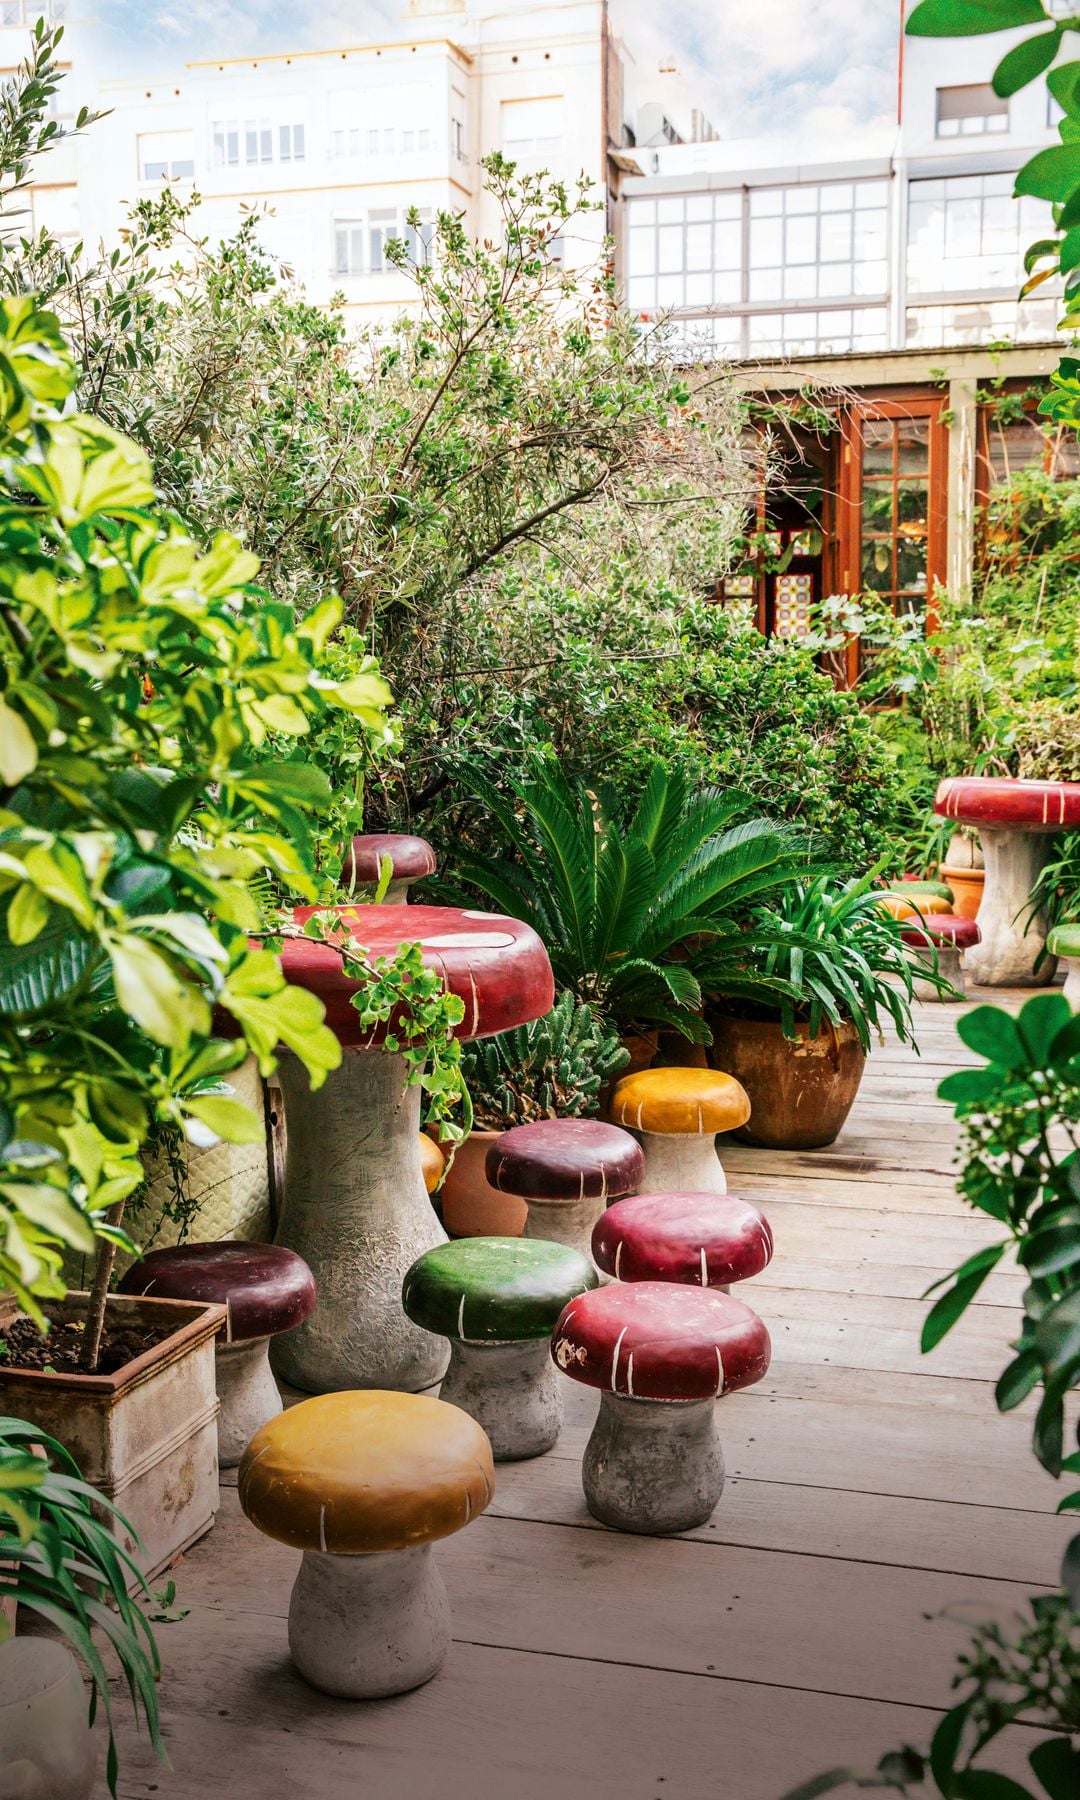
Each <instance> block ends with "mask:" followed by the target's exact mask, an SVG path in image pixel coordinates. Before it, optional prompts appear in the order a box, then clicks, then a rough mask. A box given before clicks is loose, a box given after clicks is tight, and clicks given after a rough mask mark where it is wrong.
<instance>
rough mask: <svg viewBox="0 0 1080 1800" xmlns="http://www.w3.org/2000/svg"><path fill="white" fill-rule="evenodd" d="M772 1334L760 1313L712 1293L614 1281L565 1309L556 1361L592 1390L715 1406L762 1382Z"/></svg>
mask: <svg viewBox="0 0 1080 1800" xmlns="http://www.w3.org/2000/svg"><path fill="white" fill-rule="evenodd" d="M771 1348H772V1346H771V1345H770V1343H769V1334H768V1332H767V1331H766V1329H765V1326H764V1325H763V1324H762V1322H761V1320H760V1319H759V1318H758V1316H757V1314H756V1313H755V1312H752V1311H751V1309H750V1308H749V1307H748V1306H744V1305H743V1303H742V1301H741V1300H733V1299H732V1297H731V1295H730V1294H718V1293H716V1291H715V1290H714V1289H713V1288H693V1287H682V1286H680V1285H679V1284H678V1283H676V1282H671V1281H626V1282H623V1281H616V1282H612V1284H611V1286H610V1287H601V1288H594V1289H593V1291H592V1292H591V1293H589V1294H580V1295H579V1296H578V1298H577V1299H576V1300H571V1302H570V1304H569V1306H567V1307H565V1308H564V1309H563V1313H562V1317H561V1318H560V1320H559V1322H558V1324H557V1325H556V1327H555V1330H554V1332H553V1334H552V1339H551V1354H552V1356H553V1357H554V1359H555V1361H556V1363H557V1364H558V1366H559V1368H560V1369H562V1371H563V1373H564V1374H566V1375H570V1376H572V1378H573V1379H574V1380H575V1381H582V1382H584V1383H585V1385H586V1386H587V1387H596V1388H603V1389H605V1390H606V1391H607V1392H609V1393H612V1394H623V1395H626V1396H628V1397H629V1398H630V1399H634V1400H711V1399H714V1398H715V1397H716V1396H717V1395H719V1394H728V1393H731V1392H733V1390H734V1389H735V1388H741V1387H749V1386H750V1385H751V1383H752V1382H755V1381H760V1380H761V1378H762V1376H763V1375H764V1374H765V1372H766V1370H767V1369H768V1367H769V1355H770V1351H771Z"/></svg>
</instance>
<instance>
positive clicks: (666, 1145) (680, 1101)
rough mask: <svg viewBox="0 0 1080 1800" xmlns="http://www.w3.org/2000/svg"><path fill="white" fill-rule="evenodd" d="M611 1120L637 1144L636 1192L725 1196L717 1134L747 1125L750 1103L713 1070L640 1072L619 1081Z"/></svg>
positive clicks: (728, 1079)
mask: <svg viewBox="0 0 1080 1800" xmlns="http://www.w3.org/2000/svg"><path fill="white" fill-rule="evenodd" d="M611 1117H612V1119H613V1120H614V1122H615V1124H616V1125H622V1126H623V1127H624V1128H625V1129H626V1130H627V1131H633V1132H635V1133H636V1134H637V1136H638V1138H639V1139H640V1140H641V1146H642V1148H643V1150H644V1152H645V1176H644V1179H643V1180H642V1181H641V1182H640V1183H639V1184H638V1192H639V1193H640V1194H726V1193H727V1178H726V1177H725V1175H724V1170H723V1166H722V1164H721V1162H720V1158H719V1157H718V1156H717V1154H716V1134H717V1132H718V1131H734V1130H735V1129H736V1128H737V1127H738V1126H739V1125H745V1124H746V1121H747V1119H748V1118H749V1117H750V1102H749V1100H748V1099H747V1097H746V1090H745V1088H742V1087H740V1085H739V1083H738V1082H737V1081H736V1080H735V1077H734V1076H733V1075H722V1074H721V1073H720V1072H719V1071H718V1070H716V1069H641V1070H639V1071H638V1073H637V1074H636V1075H624V1076H623V1079H622V1080H621V1081H620V1082H619V1083H618V1085H617V1087H616V1089H615V1096H614V1099H613V1101H612V1104H611Z"/></svg>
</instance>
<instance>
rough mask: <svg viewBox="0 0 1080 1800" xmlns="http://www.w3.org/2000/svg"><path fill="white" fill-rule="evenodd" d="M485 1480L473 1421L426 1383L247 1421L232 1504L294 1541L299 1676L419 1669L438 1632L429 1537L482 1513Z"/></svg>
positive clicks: (404, 1680)
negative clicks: (257, 1426) (418, 1389)
mask: <svg viewBox="0 0 1080 1800" xmlns="http://www.w3.org/2000/svg"><path fill="white" fill-rule="evenodd" d="M494 1486H495V1471H494V1468H493V1466H492V1460H491V1446H490V1444H489V1443H488V1440H487V1438H486V1436H485V1434H484V1432H483V1431H482V1430H481V1429H480V1426H479V1425H478V1424H477V1423H476V1421H475V1420H474V1419H471V1418H470V1417H469V1415H468V1413H466V1412H462V1410H461V1408H460V1407H457V1406H448V1405H447V1404H446V1403H445V1402H444V1401H442V1400H433V1399H431V1398H430V1397H429V1396H428V1395H426V1394H398V1393H388V1392H384V1391H382V1390H381V1389H378V1388H367V1389H364V1390H363V1391H360V1392H346V1393H341V1394H319V1395H317V1396H316V1397H315V1398H314V1399H311V1400H304V1401H302V1402H301V1403H300V1404H299V1405H298V1406H293V1407H290V1409H289V1410H288V1411H287V1412H283V1413H281V1414H279V1416H278V1417H277V1418H276V1419H271V1420H270V1422H269V1424H267V1425H264V1426H263V1428H262V1430H261V1431H258V1432H256V1434H255V1436H254V1437H253V1438H252V1440H251V1443H250V1444H249V1445H248V1447H247V1450H246V1451H245V1452H244V1458H243V1461H242V1462H241V1464H240V1479H239V1488H240V1504H241V1506H242V1507H243V1509H244V1511H245V1512H246V1514H247V1516H248V1518H249V1519H250V1520H251V1523H252V1524H253V1525H254V1526H255V1527H256V1528H257V1530H259V1531H263V1532H265V1533H266V1535H267V1537H272V1538H277V1539H278V1541H279V1542H280V1543H282V1544H291V1545H292V1546H293V1547H294V1548H295V1549H297V1550H302V1551H303V1552H304V1559H303V1562H302V1563H301V1564H300V1572H299V1574H298V1575H297V1577H296V1581H295V1583H294V1584H293V1591H292V1597H291V1599H290V1601H289V1651H290V1654H291V1656H292V1659H293V1662H294V1663H295V1665H296V1667H297V1669H298V1670H299V1672H300V1674H301V1675H302V1676H303V1677H304V1679H305V1681H309V1682H310V1683H311V1685H312V1687H315V1688H319V1689H320V1690H321V1691H322V1692H323V1693H324V1694H336V1695H339V1696H340V1697H341V1698H343V1699H346V1700H376V1699H381V1698H383V1697H384V1696H386V1695H388V1694H403V1693H406V1692H407V1691H408V1690H409V1689H410V1688H415V1687H419V1686H420V1685H421V1683H422V1682H425V1681H430V1679H431V1677H432V1676H433V1675H434V1674H435V1673H436V1671H437V1670H438V1669H439V1667H440V1665H441V1664H442V1661H443V1658H444V1657H445V1655H446V1651H447V1646H448V1645H449V1642H450V1606H449V1602H448V1600H447V1597H446V1589H445V1587H444V1586H443V1579H442V1576H441V1575H440V1573H439V1571H438V1568H437V1567H436V1564H435V1560H434V1557H433V1555H432V1545H433V1544H435V1543H437V1542H438V1540H439V1538H444V1537H450V1536H451V1534H452V1533H453V1532H455V1531H460V1530H461V1527H462V1526H463V1525H467V1524H468V1523H469V1521H470V1519H475V1518H476V1517H477V1515H478V1514H479V1513H482V1512H483V1511H484V1508H485V1507H486V1506H487V1505H488V1502H489V1501H490V1499H491V1496H492V1493H493V1492H494Z"/></svg>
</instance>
